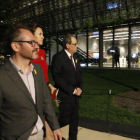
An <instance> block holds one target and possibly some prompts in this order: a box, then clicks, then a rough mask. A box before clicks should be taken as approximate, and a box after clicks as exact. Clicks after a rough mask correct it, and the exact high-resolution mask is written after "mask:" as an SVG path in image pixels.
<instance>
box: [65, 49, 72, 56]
mask: <svg viewBox="0 0 140 140" xmlns="http://www.w3.org/2000/svg"><path fill="white" fill-rule="evenodd" d="M64 50H65V49H64ZM65 52H66V54H67V55H68V57H69V58H70V56H71V55H72V54H70V53H69V52H68V51H67V50H65ZM72 56H73V55H72Z"/></svg>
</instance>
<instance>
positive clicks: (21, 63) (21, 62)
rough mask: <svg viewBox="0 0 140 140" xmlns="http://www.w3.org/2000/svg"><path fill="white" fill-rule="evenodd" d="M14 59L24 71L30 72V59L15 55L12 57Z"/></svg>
mask: <svg viewBox="0 0 140 140" xmlns="http://www.w3.org/2000/svg"><path fill="white" fill-rule="evenodd" d="M11 59H12V61H13V62H14V63H15V64H16V65H17V66H18V67H19V68H20V69H21V70H22V71H23V72H24V73H27V72H28V68H29V63H30V60H28V59H24V58H21V57H18V56H17V55H13V56H12V57H11Z"/></svg>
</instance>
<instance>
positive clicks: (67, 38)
mask: <svg viewBox="0 0 140 140" xmlns="http://www.w3.org/2000/svg"><path fill="white" fill-rule="evenodd" d="M72 37H73V36H72V35H71V34H67V35H66V36H65V37H64V38H63V48H64V49H67V47H66V44H71V42H72V41H71V38H72Z"/></svg>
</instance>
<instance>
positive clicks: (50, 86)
mask: <svg viewBox="0 0 140 140" xmlns="http://www.w3.org/2000/svg"><path fill="white" fill-rule="evenodd" d="M48 86H49V88H50V90H51V94H54V93H56V91H57V88H55V87H54V86H52V85H51V84H49V85H48Z"/></svg>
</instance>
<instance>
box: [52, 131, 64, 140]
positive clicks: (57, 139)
mask: <svg viewBox="0 0 140 140" xmlns="http://www.w3.org/2000/svg"><path fill="white" fill-rule="evenodd" d="M53 134H54V138H55V140H62V133H61V130H60V129H57V130H54V131H53Z"/></svg>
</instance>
